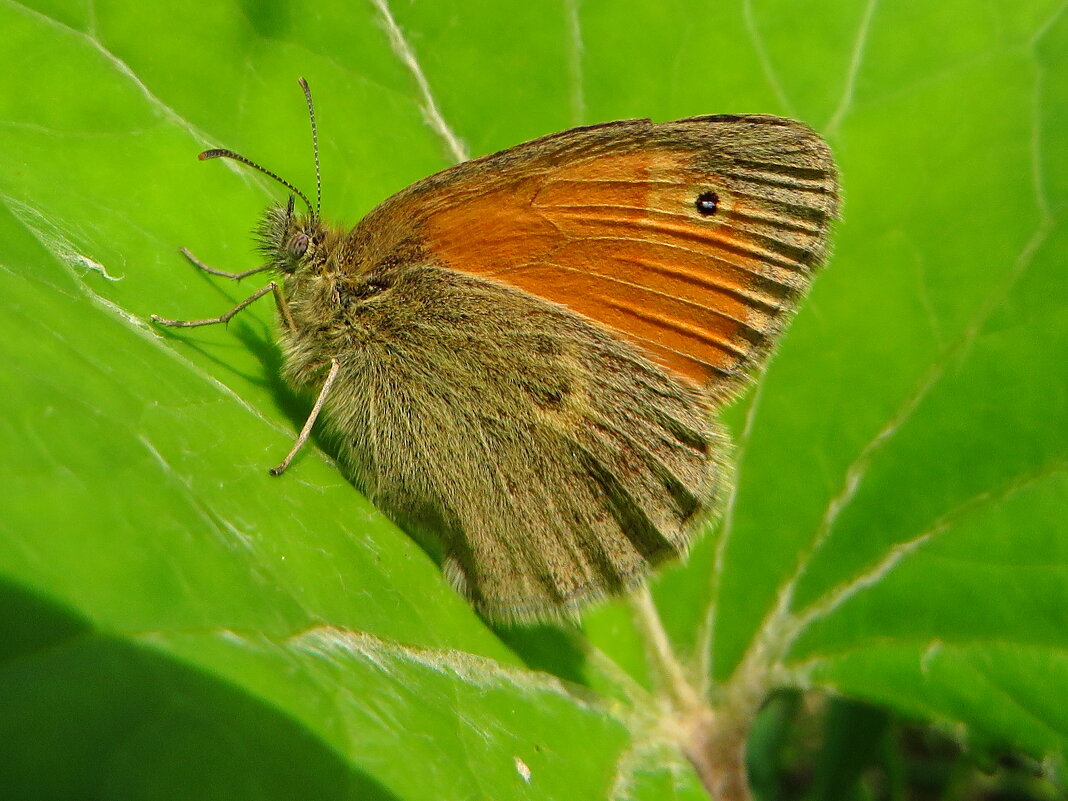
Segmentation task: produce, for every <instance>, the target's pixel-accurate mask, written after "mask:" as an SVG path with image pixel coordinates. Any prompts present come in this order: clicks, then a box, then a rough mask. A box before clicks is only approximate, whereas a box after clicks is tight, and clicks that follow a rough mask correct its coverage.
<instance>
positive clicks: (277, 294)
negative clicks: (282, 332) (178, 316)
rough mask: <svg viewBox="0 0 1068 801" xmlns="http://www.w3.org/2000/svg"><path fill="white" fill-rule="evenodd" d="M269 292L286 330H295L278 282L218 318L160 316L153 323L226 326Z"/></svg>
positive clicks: (177, 325)
mask: <svg viewBox="0 0 1068 801" xmlns="http://www.w3.org/2000/svg"><path fill="white" fill-rule="evenodd" d="M268 292H273V293H274V302H275V305H276V306H278V313H279V314H281V315H282V322H283V323H284V324H285V326H286V328H288V329H289V330H290V331H292V330H293V328H294V325H293V317H292V315H290V313H289V307H288V306H287V305H286V296H285V295H284V294H282V288H281V287H280V286H278V284H277V282H275V281H271V283H269V284H267V286H265V287H262V288H261V289H257V290H256V291H255V292H253V293H252V294H251V295H249V296H248V297H247V298H245V299H244V300H243V301H241V302H240V303H238V304H237V305H236V306H234V307H233V308H232V309H230V311H228V312H225V313H224V314H220V315H219V316H218V317H208V318H206V319H204V320H167V319H165V318H163V317H160V316H159V315H158V314H153V315H152V322H154V323H159V324H160V325H167V326H171V327H172V328H195V327H196V326H200V325H215V324H217V323H223V324H226V323H228V322H230V318H231V317H233V316H234V315H235V314H237V313H238V312H239V311H241V310H242V309H244V308H245V307H246V306H248V305H250V304H251V303H253V302H255V301H257V300H259V299H260V298H262V297H263V296H264V295H266V294H267V293H268Z"/></svg>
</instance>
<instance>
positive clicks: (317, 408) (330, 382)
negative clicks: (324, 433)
mask: <svg viewBox="0 0 1068 801" xmlns="http://www.w3.org/2000/svg"><path fill="white" fill-rule="evenodd" d="M340 370H341V363H340V362H339V361H338V360H337V359H331V360H330V372H329V373H327V375H326V381H324V382H323V388H322V389H320V390H319V397H318V398H316V399H315V405H314V406H312V410H311V414H309V415H308V419H307V420H305V421H304V428H302V429H301V430H300V434H299V435H298V436H297V441H296V442H294V443H293V448H292V449H291V450H290V451H289V453H287V454H286V458H285V459H283V460H282V461H281V463H279V464H278V465H276V466H275V467H272V468H271V469H270V471H269V472H270V474H271V475H272V476H277V475H281V474H282V472H283V471H284V470H285V469H286V468H287V467H289V463H290V462H292V461H293V457H294V456H296V455H297V451H299V450H300V449H301V448H302V447H304V443H305V442H307V441H308V437H309V436H310V435H311V430H312V426H313V425H315V420H316V418H318V417H319V412H321V411H322V410H323V404H324V403H326V396H327V395H329V394H330V388H331V387H332V386H334V381H336V380H337V374H338V372H339V371H340Z"/></svg>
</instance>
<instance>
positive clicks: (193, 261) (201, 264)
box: [178, 248, 271, 281]
mask: <svg viewBox="0 0 1068 801" xmlns="http://www.w3.org/2000/svg"><path fill="white" fill-rule="evenodd" d="M178 252H179V253H181V254H182V255H183V256H185V257H186V258H187V259H189V261H190V263H191V264H192V265H193V266H194V267H196V268H197V269H198V270H203V271H204V272H206V273H208V274H209V275H218V276H221V277H223V278H231V279H233V280H234V281H240V280H241V279H242V278H248V277H249V276H250V275H255V274H256V273H262V272H264V271H266V270H269V269H271V265H270V264H261V265H260V266H259V267H253V268H252V269H251V270H244V271H242V272H239V273H228V272H226V271H225V270H216V269H215V268H214V267H209V266H208V265H206V264H205V263H204V262H202V261H201V260H200V259H198V258H197V257H196V256H194V255H193V254H192V253H190V252H189V249H188V248H179V249H178Z"/></svg>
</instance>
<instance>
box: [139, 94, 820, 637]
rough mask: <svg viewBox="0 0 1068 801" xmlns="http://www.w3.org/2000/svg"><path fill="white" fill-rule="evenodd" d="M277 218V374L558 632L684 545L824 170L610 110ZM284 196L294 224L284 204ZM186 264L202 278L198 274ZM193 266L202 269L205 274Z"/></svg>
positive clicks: (473, 587)
mask: <svg viewBox="0 0 1068 801" xmlns="http://www.w3.org/2000/svg"><path fill="white" fill-rule="evenodd" d="M301 85H302V86H303V87H304V91H305V96H306V99H307V104H308V109H309V113H310V116H311V119H312V132H313V142H316V147H315V162H316V178H317V184H316V185H317V195H316V203H315V204H312V203H311V202H310V201H309V200H308V198H307V196H305V195H304V194H303V193H301V192H299V191H298V190H297V189H296V188H295V187H294V186H293V185H292V184H290V183H289V182H287V181H285V180H284V179H282V178H280V177H279V176H277V175H276V174H274V173H272V172H270V171H268V170H266V169H264V168H262V167H260V166H259V165H258V164H255V163H254V162H252V161H250V160H248V159H246V158H245V157H243V156H240V155H239V154H237V153H234V152H233V151H229V150H221V149H217V150H210V151H206V152H205V153H203V154H201V158H213V157H220V156H221V157H226V158H232V159H237V160H239V161H241V162H243V163H245V164H248V165H249V166H251V167H254V168H256V169H258V170H261V171H262V172H265V173H266V174H268V175H270V176H271V177H272V178H274V179H276V180H278V181H279V182H281V183H282V184H284V185H285V186H286V187H288V188H289V189H290V191H291V192H292V194H291V195H290V197H289V202H288V203H287V204H285V205H273V206H271V207H270V208H268V209H267V211H266V213H265V214H264V217H263V219H262V220H261V222H260V225H259V227H258V231H257V236H258V239H259V242H260V246H261V250H262V252H263V254H264V256H265V259H266V262H265V263H264V264H263V265H262V266H261V267H258V268H256V269H254V270H248V271H245V272H244V273H232V274H231V273H222V272H221V271H218V270H214V269H211V268H207V267H206V266H205V269H208V271H209V272H213V273H216V274H221V275H229V276H230V277H234V278H238V277H245V276H247V275H250V274H253V273H256V272H261V271H269V272H273V273H274V274H275V275H276V276H278V278H277V279H276V280H273V281H271V282H270V283H269V284H267V285H266V286H265V287H263V288H261V289H260V290H259V291H258V292H256V293H254V294H253V295H252V296H250V297H249V298H248V299H246V300H245V301H242V303H240V304H238V305H237V306H236V307H235V308H234V309H231V310H230V311H229V312H227V313H226V314H224V315H221V316H220V317H217V318H211V319H207V320H193V321H179V320H165V319H163V318H159V317H155V316H154V317H153V319H154V320H156V321H157V322H159V323H161V324H164V325H182V326H189V325H203V324H210V323H215V322H225V321H226V320H228V319H230V317H232V316H233V314H235V313H237V312H238V311H240V310H241V309H243V308H245V306H247V305H248V304H249V303H251V302H252V301H254V300H256V299H257V298H260V297H263V296H266V295H268V294H273V295H274V298H275V301H276V303H277V306H278V309H279V317H280V321H281V325H280V342H281V347H282V350H283V364H284V367H283V373H284V376H285V378H286V380H287V381H288V382H289V383H290V384H291V385H292V386H294V387H296V388H299V389H306V390H311V391H314V392H317V393H318V394H317V400H316V403H315V406H314V408H313V411H312V413H311V415H310V416H309V418H308V421H307V423H306V424H305V426H304V430H303V431H302V433H301V436H300V437H299V438H298V440H297V443H296V445H295V446H294V449H293V450H292V451H291V452H290V454H289V456H287V457H286V460H285V461H284V462H283V463H282V464H281V465H279V466H278V467H277V468H274V469H273V470H272V472H274V473H276V474H277V473H279V472H281V471H282V470H284V469H285V468H286V467H287V466H288V464H289V461H290V459H291V458H292V457H293V455H294V454H295V453H296V452H297V450H298V449H299V448H300V446H301V445H302V444H303V443H304V441H305V440H306V439H307V436H308V433H309V432H310V430H311V427H312V424H313V423H314V422H315V420H316V419H317V417H318V416H319V415H320V412H321V413H322V415H323V418H324V420H325V422H326V423H327V425H328V426H329V428H330V429H331V430H332V432H333V433H334V435H335V438H336V442H337V443H338V445H337V447H338V453H339V456H340V457H341V461H342V463H343V464H344V466H345V467H346V469H347V471H348V472H349V474H350V475H351V477H352V479H353V481H354V483H355V484H356V485H357V486H358V487H360V488H361V489H362V490H363V491H364V492H365V493H366V494H367V495H368V496H369V497H370V498H371V499H372V501H373V502H374V503H375V504H376V505H377V506H378V507H379V508H381V509H382V510H383V511H385V512H386V513H387V514H388V515H390V516H391V517H392V518H393V519H394V520H395V521H396V522H398V523H399V524H400V525H401V526H402V527H404V528H405V529H406V530H408V531H409V532H410V533H412V534H413V535H415V536H416V537H417V539H419V540H420V541H421V542H423V543H427V544H428V546H427V547H428V549H430V550H431V551H432V552H433V553H435V554H436V555H437V557H438V558H439V559H440V561H441V563H442V566H443V570H444V572H445V574H446V575H447V576H448V578H449V579H450V580H451V582H452V583H453V585H454V586H455V587H456V588H457V589H458V591H459V592H460V593H462V594H463V595H464V596H465V597H466V598H467V599H469V600H470V602H471V603H472V604H473V605H474V606H475V607H476V609H478V610H479V611H480V612H481V613H482V614H484V615H485V616H486V617H488V618H490V619H494V620H501V621H520V622H525V621H532V620H544V619H554V618H559V617H561V616H565V615H569V614H573V613H575V612H576V611H577V610H579V609H581V608H582V607H583V606H584V605H586V604H587V603H589V602H590V601H591V600H593V599H596V598H598V597H600V596H603V595H606V594H617V593H622V592H625V591H627V590H628V589H630V588H632V587H634V586H635V585H636V584H638V583H640V582H641V581H643V580H644V579H645V577H646V576H648V575H649V574H650V572H651V571H652V570H653V568H655V567H656V566H657V565H659V564H661V563H663V562H665V561H668V560H671V559H674V558H677V557H679V556H680V555H682V554H684V553H685V552H686V551H687V549H688V548H689V546H690V545H691V543H692V542H693V540H694V538H695V536H696V535H697V534H698V532H700V531H701V529H702V528H703V527H705V526H706V524H707V523H709V522H710V521H711V520H713V519H714V517H715V515H716V514H717V512H718V510H719V509H720V508H721V507H722V505H723V501H724V498H725V496H726V494H727V492H728V488H729V485H730V477H731V443H730V438H729V436H728V434H727V432H726V430H725V429H724V428H723V426H722V425H721V424H720V423H719V422H718V421H717V414H718V413H719V411H720V410H721V409H722V408H723V407H724V405H725V404H726V403H727V402H728V401H729V400H730V399H731V398H733V397H734V396H735V395H737V394H738V392H739V391H740V390H741V389H742V388H744V386H745V385H746V382H747V381H748V380H750V378H751V377H752V376H753V375H754V373H755V372H756V371H758V370H759V369H760V367H761V366H762V365H763V364H764V362H765V361H766V359H767V357H768V355H769V354H770V353H771V351H772V350H773V349H774V348H775V346H776V344H777V343H778V342H779V340H780V339H781V337H782V334H783V330H784V329H785V327H786V325H787V324H788V322H789V320H790V318H791V317H792V316H793V314H794V312H795V311H796V309H797V307H798V304H799V302H800V301H801V299H802V297H803V296H804V295H805V293H806V291H807V290H808V288H809V286H810V284H811V282H812V279H813V276H814V275H815V273H816V272H817V271H818V270H819V268H820V267H821V266H822V265H823V263H824V262H825V260H826V258H827V252H828V239H829V231H830V227H831V225H832V222H833V221H834V219H835V218H836V216H837V212H838V179H837V169H836V166H835V163H834V160H833V157H832V155H831V152H830V150H829V148H828V146H827V145H826V143H825V142H824V141H823V140H822V139H821V138H820V137H819V136H818V135H817V134H816V133H814V132H813V131H812V130H811V129H810V128H808V127H807V126H805V125H804V124H802V123H799V122H796V121H793V120H789V119H784V118H781V117H774V116H768V115H726V114H724V115H713V116H702V117H691V118H688V119H682V120H677V121H674V122H664V123H654V122H651V121H650V120H647V119H634V120H621V121H617V122H609V123H604V124H600V125H591V126H587V127H582V128H573V129H571V130H567V131H563V132H561V133H556V134H552V135H550V136H544V137H542V138H540V139H535V140H533V141H530V142H526V143H525V144H520V145H516V146H515V147H511V148H508V149H507V150H503V151H501V152H499V153H494V154H492V155H488V156H483V157H481V158H477V159H473V160H471V161H467V162H464V163H462V164H458V165H456V166H454V167H451V168H449V169H446V170H443V171H442V172H439V173H437V174H435V175H432V176H430V177H428V178H425V179H423V180H421V181H419V182H417V183H415V184H413V185H411V186H409V187H408V188H406V189H404V190H402V191H401V192H398V193H397V194H396V195H394V196H392V197H390V198H388V199H387V200H385V201H384V202H382V203H381V204H380V205H379V206H378V207H377V208H375V209H374V210H372V211H371V212H370V213H369V214H368V215H367V216H366V217H364V218H363V219H362V220H361V221H360V222H359V223H358V224H357V225H356V226H355V227H354V228H352V229H351V230H346V229H344V228H341V227H338V226H333V225H330V224H328V223H327V222H325V221H324V220H323V218H322V216H321V214H320V206H321V190H320V189H319V187H320V186H321V183H320V182H319V180H318V178H319V170H318V165H319V158H318V146H317V134H316V129H315V115H314V109H313V105H312V100H311V94H310V90H309V89H308V87H307V83H306V82H305V81H303V80H302V81H301ZM294 197H299V198H301V199H302V201H303V203H304V205H305V206H306V209H307V210H306V212H298V211H297V210H296V208H295V200H294ZM197 263H199V262H197ZM201 266H204V265H201Z"/></svg>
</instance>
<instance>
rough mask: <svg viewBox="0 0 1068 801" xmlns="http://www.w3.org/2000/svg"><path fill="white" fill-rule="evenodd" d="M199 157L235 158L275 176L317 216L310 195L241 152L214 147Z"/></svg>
mask: <svg viewBox="0 0 1068 801" xmlns="http://www.w3.org/2000/svg"><path fill="white" fill-rule="evenodd" d="M197 158H199V159H200V160H201V161H207V160H208V159H220V158H221V159H233V160H234V161H240V162H241V163H242V164H245V165H247V166H249V167H251V168H252V169H254V170H259V171H260V172H262V173H263V174H264V175H267V176H269V177H271V178H274V180H276V181H278V183H280V184H281V185H282V186H284V187H287V188H288V189H289V191H290V192H292V193H293V194H295V195H296V196H297V197H299V198H300V199H301V200H303V201H304V205H305V206H307V207H308V213H309V214H311V215H313V216H316V212H315V211H314V210H313V209H312V204H311V201H310V200H308V196H307V195H305V194H304V193H303V192H301V191H300V190H299V189H297V188H296V187H295V186H293V184H291V183H289V181H287V180H286V179H285V178H283V177H282V176H280V175H277V174H275V173H273V172H271V171H270V170H268V169H267V168H266V167H261V166H260V165H259V164H257V163H256V162H254V161H252V160H251V159H247V158H245V157H244V156H242V155H241V154H240V153H235V152H234V151H232V150H226V149H224V148H221V147H214V148H212V149H211V150H205V151H204V152H203V153H201V154H200V155H199V156H197Z"/></svg>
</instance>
